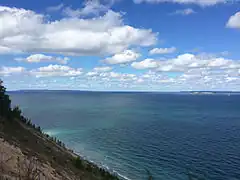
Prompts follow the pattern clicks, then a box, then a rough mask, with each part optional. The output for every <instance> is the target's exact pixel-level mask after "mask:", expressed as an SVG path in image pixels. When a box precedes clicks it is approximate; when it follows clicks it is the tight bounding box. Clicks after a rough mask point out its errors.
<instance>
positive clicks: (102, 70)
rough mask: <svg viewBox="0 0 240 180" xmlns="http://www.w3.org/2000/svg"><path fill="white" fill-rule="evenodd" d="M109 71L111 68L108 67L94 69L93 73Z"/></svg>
mask: <svg viewBox="0 0 240 180" xmlns="http://www.w3.org/2000/svg"><path fill="white" fill-rule="evenodd" d="M111 70H112V67H109V66H102V67H95V68H94V69H93V71H96V72H107V71H111Z"/></svg>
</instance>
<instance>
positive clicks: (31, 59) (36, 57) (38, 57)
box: [15, 54, 70, 64]
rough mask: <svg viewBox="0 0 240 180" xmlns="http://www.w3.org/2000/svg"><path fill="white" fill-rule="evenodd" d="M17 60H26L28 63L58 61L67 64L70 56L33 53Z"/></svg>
mask: <svg viewBox="0 0 240 180" xmlns="http://www.w3.org/2000/svg"><path fill="white" fill-rule="evenodd" d="M15 60H16V61H24V62H28V63H40V62H58V63H61V64H67V62H68V61H69V60H70V59H69V58H68V57H63V58H62V57H54V56H47V55H44V54H32V55H30V56H28V57H26V58H15Z"/></svg>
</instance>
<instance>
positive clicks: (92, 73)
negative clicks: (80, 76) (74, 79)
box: [86, 71, 98, 76]
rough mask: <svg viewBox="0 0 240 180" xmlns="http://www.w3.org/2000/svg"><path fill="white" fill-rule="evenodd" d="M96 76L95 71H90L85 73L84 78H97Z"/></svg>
mask: <svg viewBox="0 0 240 180" xmlns="http://www.w3.org/2000/svg"><path fill="white" fill-rule="evenodd" d="M97 75H98V72H96V71H90V72H87V73H86V76H97Z"/></svg>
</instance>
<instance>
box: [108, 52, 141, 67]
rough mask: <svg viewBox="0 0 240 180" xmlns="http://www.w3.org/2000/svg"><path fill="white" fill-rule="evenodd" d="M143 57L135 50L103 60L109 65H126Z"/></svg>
mask: <svg viewBox="0 0 240 180" xmlns="http://www.w3.org/2000/svg"><path fill="white" fill-rule="evenodd" d="M140 56H141V55H140V54H139V53H137V52H135V51H133V50H125V51H123V52H122V53H117V54H115V55H114V56H112V57H108V58H106V59H105V60H103V62H104V63H107V64H125V63H130V62H132V61H135V60H136V59H137V58H139V57H140Z"/></svg>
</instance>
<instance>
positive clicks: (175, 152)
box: [10, 91, 240, 180]
mask: <svg viewBox="0 0 240 180" xmlns="http://www.w3.org/2000/svg"><path fill="white" fill-rule="evenodd" d="M10 95H11V98H12V101H13V104H19V105H20V107H21V109H22V110H23V112H24V115H26V116H28V117H30V118H31V119H32V121H33V122H34V123H35V124H38V125H40V126H41V127H42V128H43V129H44V131H45V132H47V133H49V134H51V135H53V136H56V137H58V138H59V139H61V140H62V141H63V142H64V143H65V144H67V145H68V146H69V147H70V148H72V149H74V150H75V151H76V152H78V153H79V154H81V155H82V156H84V157H85V158H87V159H89V160H92V161H94V162H95V163H97V164H99V165H103V166H105V167H106V168H107V167H108V168H109V169H110V170H112V171H116V172H118V173H119V174H121V175H122V176H124V177H126V178H128V179H132V180H144V179H146V177H147V170H149V171H150V172H151V174H152V175H153V177H154V179H157V180H158V179H163V180H184V179H187V174H188V173H189V172H191V173H192V174H195V175H196V176H198V177H199V178H202V177H205V179H211V180H212V179H213V180H236V179H240V95H232V96H227V95H220V94H219V95H190V94H179V93H109V92H74V91H46V92H44V91H38V92H11V93H10Z"/></svg>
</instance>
